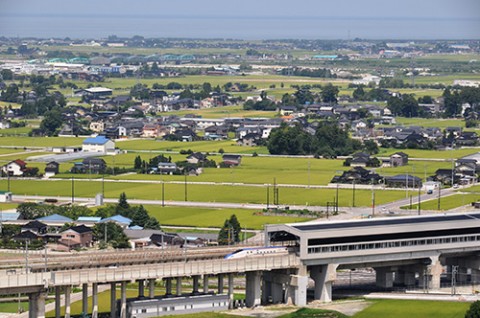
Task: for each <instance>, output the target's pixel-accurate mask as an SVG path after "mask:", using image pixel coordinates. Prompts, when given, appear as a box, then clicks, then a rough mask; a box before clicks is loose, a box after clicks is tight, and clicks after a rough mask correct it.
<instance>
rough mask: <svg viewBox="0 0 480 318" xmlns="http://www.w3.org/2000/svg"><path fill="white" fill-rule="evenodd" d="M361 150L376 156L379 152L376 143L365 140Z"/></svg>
mask: <svg viewBox="0 0 480 318" xmlns="http://www.w3.org/2000/svg"><path fill="white" fill-rule="evenodd" d="M363 149H364V150H365V152H367V153H369V154H371V155H374V154H377V153H378V151H379V150H378V145H377V143H376V142H375V141H373V140H365V141H364V142H363Z"/></svg>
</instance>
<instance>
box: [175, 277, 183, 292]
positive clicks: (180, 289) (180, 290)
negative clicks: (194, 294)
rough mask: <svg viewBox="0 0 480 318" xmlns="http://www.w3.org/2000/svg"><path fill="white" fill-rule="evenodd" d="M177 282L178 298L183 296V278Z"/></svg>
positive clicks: (179, 278) (177, 279) (178, 278)
mask: <svg viewBox="0 0 480 318" xmlns="http://www.w3.org/2000/svg"><path fill="white" fill-rule="evenodd" d="M175 281H176V284H175V288H176V294H177V296H180V295H182V278H181V277H177V278H176V280H175Z"/></svg>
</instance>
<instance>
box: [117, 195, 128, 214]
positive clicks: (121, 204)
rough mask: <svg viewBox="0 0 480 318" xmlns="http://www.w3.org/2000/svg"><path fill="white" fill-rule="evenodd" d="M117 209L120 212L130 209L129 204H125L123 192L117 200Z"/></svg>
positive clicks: (125, 196) (125, 198) (125, 197)
mask: <svg viewBox="0 0 480 318" xmlns="http://www.w3.org/2000/svg"><path fill="white" fill-rule="evenodd" d="M117 208H119V209H121V210H128V209H130V204H128V202H127V195H126V194H125V192H122V193H121V194H120V197H119V198H118V204H117Z"/></svg>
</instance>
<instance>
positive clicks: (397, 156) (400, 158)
mask: <svg viewBox="0 0 480 318" xmlns="http://www.w3.org/2000/svg"><path fill="white" fill-rule="evenodd" d="M407 164H408V155H407V154H406V153H404V152H401V151H400V152H396V153H394V154H392V155H391V156H390V166H391V167H401V166H405V165H407Z"/></svg>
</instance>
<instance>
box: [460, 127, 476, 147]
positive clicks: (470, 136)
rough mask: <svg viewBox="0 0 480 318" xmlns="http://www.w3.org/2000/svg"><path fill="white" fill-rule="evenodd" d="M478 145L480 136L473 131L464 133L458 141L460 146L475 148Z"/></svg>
mask: <svg viewBox="0 0 480 318" xmlns="http://www.w3.org/2000/svg"><path fill="white" fill-rule="evenodd" d="M477 143H478V135H477V133H476V132H473V131H463V132H462V133H461V134H460V136H458V138H457V139H456V144H457V145H458V146H475V145H476V144H477Z"/></svg>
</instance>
